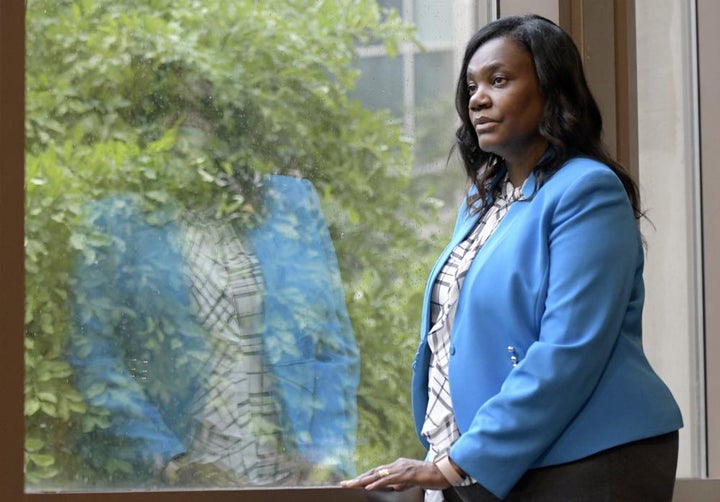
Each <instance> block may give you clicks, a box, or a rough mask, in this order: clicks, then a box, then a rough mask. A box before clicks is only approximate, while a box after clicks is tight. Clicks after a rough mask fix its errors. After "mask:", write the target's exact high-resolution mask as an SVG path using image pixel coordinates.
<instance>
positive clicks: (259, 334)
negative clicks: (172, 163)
mask: <svg viewBox="0 0 720 502" xmlns="http://www.w3.org/2000/svg"><path fill="white" fill-rule="evenodd" d="M139 208H140V204H139V203H138V201H137V199H134V198H132V197H116V198H111V199H106V200H103V201H100V202H98V203H96V204H95V205H94V206H93V211H92V214H91V219H92V220H93V223H94V228H95V229H97V230H99V231H100V232H102V233H103V234H109V235H110V236H111V238H112V243H111V245H110V246H108V247H107V249H106V250H105V251H104V252H102V253H99V254H98V255H97V256H96V257H94V258H95V259H92V260H88V259H84V260H82V261H81V264H80V266H79V267H78V272H77V287H76V290H75V318H76V324H77V326H78V330H77V334H76V336H75V337H74V339H73V363H74V365H75V367H76V373H77V378H78V385H79V387H80V389H81V390H82V391H83V393H84V395H85V396H86V399H87V401H88V402H89V403H91V404H93V405H96V406H98V407H100V408H101V409H104V410H106V411H107V412H108V419H109V424H107V426H103V427H98V428H96V429H95V430H94V431H93V432H92V433H88V434H85V435H83V437H82V438H81V445H80V446H81V453H82V454H83V456H84V458H85V459H86V460H87V461H88V462H90V463H91V464H94V465H98V466H103V467H104V468H105V469H106V470H111V469H112V468H113V466H114V467H115V468H116V469H118V468H122V469H125V470H129V471H131V472H132V474H130V476H135V478H136V479H141V478H142V477H143V476H146V475H148V474H152V473H153V472H154V473H160V472H162V474H163V476H164V477H165V478H166V479H167V480H169V481H174V482H178V483H190V484H193V483H204V484H207V483H210V484H215V485H218V486H223V485H227V484H265V483H273V484H278V483H292V484H302V483H308V482H320V481H328V480H330V479H337V477H339V476H344V475H347V474H348V473H351V472H352V470H353V468H352V454H353V449H354V441H355V426H356V404H355V391H356V386H357V380H358V375H357V372H358V359H357V358H358V356H357V349H356V346H355V342H354V339H353V335H352V331H351V327H350V322H349V319H348V316H347V311H346V307H345V303H344V297H343V291H342V285H341V284H340V277H339V272H338V266H337V261H336V258H335V254H334V250H333V248H332V243H331V241H330V236H329V234H328V231H327V227H326V226H325V222H324V218H323V216H322V214H321V212H320V207H319V201H318V199H317V195H316V193H315V190H314V188H313V187H312V185H311V184H310V183H309V182H307V181H305V180H301V179H296V178H289V177H283V176H271V177H269V179H268V182H267V183H266V189H265V196H264V208H263V209H264V213H265V216H263V217H262V218H261V219H260V221H259V222H258V223H257V224H255V225H253V226H252V227H251V228H246V229H244V230H243V229H241V228H238V225H236V224H234V223H233V222H232V221H221V220H218V219H217V218H214V217H213V215H209V214H204V213H203V212H202V211H195V212H191V213H185V214H184V215H181V216H180V218H179V219H175V218H169V217H166V216H167V215H164V214H163V212H162V211H159V210H158V211H154V212H153V213H152V214H150V215H147V214H143V212H142V211H141V210H140V209H139ZM168 214H169V213H168Z"/></svg>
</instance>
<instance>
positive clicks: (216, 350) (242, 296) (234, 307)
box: [182, 215, 293, 485]
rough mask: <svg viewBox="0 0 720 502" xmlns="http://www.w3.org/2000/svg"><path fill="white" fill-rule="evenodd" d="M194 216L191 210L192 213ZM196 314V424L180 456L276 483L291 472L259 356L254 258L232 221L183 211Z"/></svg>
mask: <svg viewBox="0 0 720 502" xmlns="http://www.w3.org/2000/svg"><path fill="white" fill-rule="evenodd" d="M192 216H194V217H196V218H197V217H198V215H192ZM188 220H189V221H188V224H187V226H186V239H185V242H184V246H185V249H184V251H185V254H186V255H187V257H188V259H189V264H190V267H189V268H190V270H189V272H190V276H191V279H192V293H193V300H194V303H195V307H196V309H197V317H198V320H199V322H200V323H201V324H202V325H203V326H204V327H205V329H206V331H207V334H208V337H209V338H208V340H209V342H210V344H211V347H212V349H211V355H210V359H209V361H208V366H207V367H206V368H205V370H204V371H205V375H206V377H207V378H208V385H207V388H206V389H205V392H204V393H203V395H200V396H198V397H197V400H196V405H195V409H196V410H195V418H196V420H197V422H198V427H197V431H196V433H195V436H194V438H193V442H192V444H191V445H190V447H189V449H188V452H187V454H186V456H185V457H183V459H182V460H183V461H184V462H188V463H193V464H199V465H212V466H214V467H215V468H217V469H220V470H221V471H222V472H224V475H225V476H226V479H225V480H224V481H223V482H224V483H230V484H247V483H251V484H257V485H263V484H276V483H278V482H282V480H283V479H284V478H285V477H286V476H288V475H289V473H291V472H292V471H293V465H292V463H291V460H290V458H289V457H288V456H287V455H285V454H284V453H283V443H282V439H281V435H280V427H279V419H278V416H277V412H276V403H275V400H274V397H273V394H272V390H271V381H270V377H269V372H268V369H267V368H265V364H264V362H263V358H262V350H263V331H264V318H263V303H264V294H265V291H264V284H263V277H262V271H261V268H260V263H259V262H258V260H257V259H256V257H255V256H254V254H253V253H252V252H251V251H250V250H249V249H247V247H246V243H244V242H243V240H242V239H241V237H240V236H239V235H238V234H237V231H236V230H235V228H234V227H233V225H232V223H228V222H221V221H217V220H213V219H212V218H203V217H202V216H200V217H199V218H197V219H192V218H188Z"/></svg>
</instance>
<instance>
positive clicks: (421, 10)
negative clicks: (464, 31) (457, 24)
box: [414, 0, 453, 43]
mask: <svg viewBox="0 0 720 502" xmlns="http://www.w3.org/2000/svg"><path fill="white" fill-rule="evenodd" d="M414 13H415V16H414V18H415V24H416V25H417V30H418V35H419V37H420V40H421V41H422V42H423V43H433V42H446V43H450V42H452V39H453V2H452V1H451V0H435V1H432V2H429V1H415V5H414Z"/></svg>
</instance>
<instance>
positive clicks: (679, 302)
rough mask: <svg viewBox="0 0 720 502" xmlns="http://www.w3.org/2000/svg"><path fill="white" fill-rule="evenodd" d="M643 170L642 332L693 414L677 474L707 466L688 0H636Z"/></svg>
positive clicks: (687, 412) (687, 420)
mask: <svg viewBox="0 0 720 502" xmlns="http://www.w3.org/2000/svg"><path fill="white" fill-rule="evenodd" d="M635 15H636V23H637V24H636V26H637V32H636V34H637V38H636V41H637V85H638V129H639V131H638V150H639V178H640V186H641V193H642V196H643V205H644V207H645V209H646V210H647V215H648V217H649V219H650V220H651V221H652V224H649V223H647V222H646V223H644V224H643V233H644V235H645V238H646V240H647V262H646V269H645V270H646V272H645V280H646V289H647V292H646V295H647V297H646V304H645V305H646V306H645V317H644V326H645V331H644V340H645V349H646V351H647V354H648V357H649V359H650V361H651V362H652V364H653V366H654V367H655V369H656V370H657V371H658V373H660V375H661V376H662V377H663V378H664V379H665V380H666V382H667V383H668V384H669V386H670V388H671V390H672V391H673V393H674V395H675V397H676V399H677V400H678V401H679V403H680V406H681V408H682V412H683V416H684V419H685V428H684V429H683V430H682V431H681V433H680V457H679V465H678V475H679V476H682V477H687V476H699V475H702V474H703V469H704V468H703V464H704V461H703V455H704V452H703V448H704V446H703V443H704V432H703V430H704V419H703V411H702V410H703V408H702V406H703V403H702V400H701V396H702V390H703V389H702V380H701V379H700V378H699V377H700V375H702V372H701V370H702V366H701V363H700V361H701V359H700V357H699V350H700V344H699V343H698V340H699V339H701V338H700V337H701V333H700V323H698V322H697V319H698V294H697V292H698V288H697V284H698V281H697V274H698V273H699V260H698V259H697V256H698V252H699V246H698V245H697V243H698V238H697V231H698V227H697V225H696V221H697V220H696V216H697V214H696V204H697V203H698V198H697V197H696V196H695V193H696V187H695V176H696V173H697V169H696V156H695V153H694V152H695V137H696V127H695V121H694V117H693V101H694V99H695V97H694V94H693V91H692V90H693V86H694V79H693V76H692V75H693V64H692V61H693V52H692V46H691V40H692V34H693V31H692V25H691V18H692V12H691V3H690V0H637V1H636V13H635Z"/></svg>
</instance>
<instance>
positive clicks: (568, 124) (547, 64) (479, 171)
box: [453, 15, 642, 219]
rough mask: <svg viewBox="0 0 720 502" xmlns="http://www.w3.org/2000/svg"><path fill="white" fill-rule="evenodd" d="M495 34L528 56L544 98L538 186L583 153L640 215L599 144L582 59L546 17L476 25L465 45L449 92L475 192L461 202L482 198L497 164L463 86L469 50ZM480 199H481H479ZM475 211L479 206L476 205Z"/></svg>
mask: <svg viewBox="0 0 720 502" xmlns="http://www.w3.org/2000/svg"><path fill="white" fill-rule="evenodd" d="M495 38H507V39H510V40H514V41H516V42H518V43H519V44H520V45H521V46H522V47H524V48H525V49H526V50H527V52H528V54H529V55H530V56H531V57H532V60H533V64H534V66H535V73H536V74H537V78H538V82H539V85H540V90H541V93H542V96H543V98H544V100H545V103H544V109H543V113H542V117H541V119H540V124H539V129H540V134H541V136H542V137H543V138H545V139H546V140H547V141H548V143H549V144H550V145H551V146H552V148H550V149H549V153H548V155H546V156H544V157H543V159H542V161H541V162H540V164H539V165H538V166H537V168H536V182H537V183H538V186H540V185H542V183H543V182H544V181H545V180H546V179H547V178H548V177H549V176H551V175H552V174H553V173H554V172H556V171H557V170H558V169H560V168H561V167H562V165H563V164H564V163H565V162H566V161H567V160H568V159H569V158H570V157H573V156H576V155H583V156H587V157H591V158H594V159H596V160H598V161H600V162H603V163H604V164H607V165H608V166H609V167H610V169H612V170H613V172H614V173H615V174H616V175H617V176H618V178H620V181H621V182H622V184H623V186H624V187H625V191H626V192H627V195H628V198H629V199H630V203H631V205H632V208H633V212H634V213H635V218H636V219H639V218H640V217H641V216H642V210H641V208H640V193H639V190H638V186H637V184H636V183H635V181H634V180H633V179H632V178H631V177H630V175H629V174H628V172H627V170H626V169H625V168H624V167H623V166H622V165H621V164H620V163H619V162H617V161H616V160H615V159H613V158H612V156H611V155H610V154H609V153H608V152H607V150H606V148H605V146H604V144H603V142H602V116H601V114H600V109H599V108H598V105H597V102H596V101H595V98H594V97H593V95H592V93H591V92H590V88H589V87H588V84H587V81H586V79H585V73H584V71H583V65H582V59H581V58H580V54H579V52H578V50H577V47H576V46H575V43H574V42H573V41H572V39H571V38H570V36H569V35H568V34H567V33H565V32H564V31H563V30H562V29H561V28H560V27H559V26H557V25H556V24H555V23H553V22H552V21H550V20H548V19H546V18H544V17H541V16H537V15H525V16H511V17H505V18H502V19H498V20H497V21H493V22H491V23H489V24H487V25H485V26H484V27H483V28H481V29H480V30H479V31H478V32H477V33H475V35H474V36H473V37H472V38H471V39H470V41H469V42H468V44H467V47H466V48H465V56H464V58H463V62H462V69H461V70H460V76H459V77H458V82H457V90H456V93H455V108H456V110H457V113H458V115H459V117H460V120H461V121H462V124H461V125H460V127H459V128H458V129H457V131H456V133H455V144H454V146H453V149H457V151H458V152H459V154H460V157H461V159H462V161H463V164H464V167H465V171H466V173H467V175H468V178H469V181H470V182H471V183H473V184H474V185H475V186H476V187H477V193H476V194H474V195H472V196H469V197H468V200H467V203H468V205H469V206H471V207H472V206H475V203H476V202H477V201H479V200H480V201H487V195H489V194H488V193H487V192H488V190H489V187H490V182H491V181H492V180H493V179H494V178H495V176H496V175H497V174H498V173H499V170H500V168H501V166H502V164H503V162H502V158H500V157H499V156H497V155H495V154H493V153H489V152H485V151H483V150H482V149H480V147H479V145H478V140H477V136H476V134H475V129H474V127H473V124H472V121H471V120H470V114H469V110H468V103H469V101H470V94H469V92H468V89H467V80H466V78H467V76H466V73H467V67H468V64H469V62H470V59H471V58H472V56H473V55H474V54H475V52H476V51H477V50H478V48H480V46H482V45H483V44H485V43H486V42H488V41H489V40H492V39H495ZM485 203H486V202H485ZM479 206H480V207H476V211H479V210H481V209H482V207H483V206H484V204H479Z"/></svg>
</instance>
